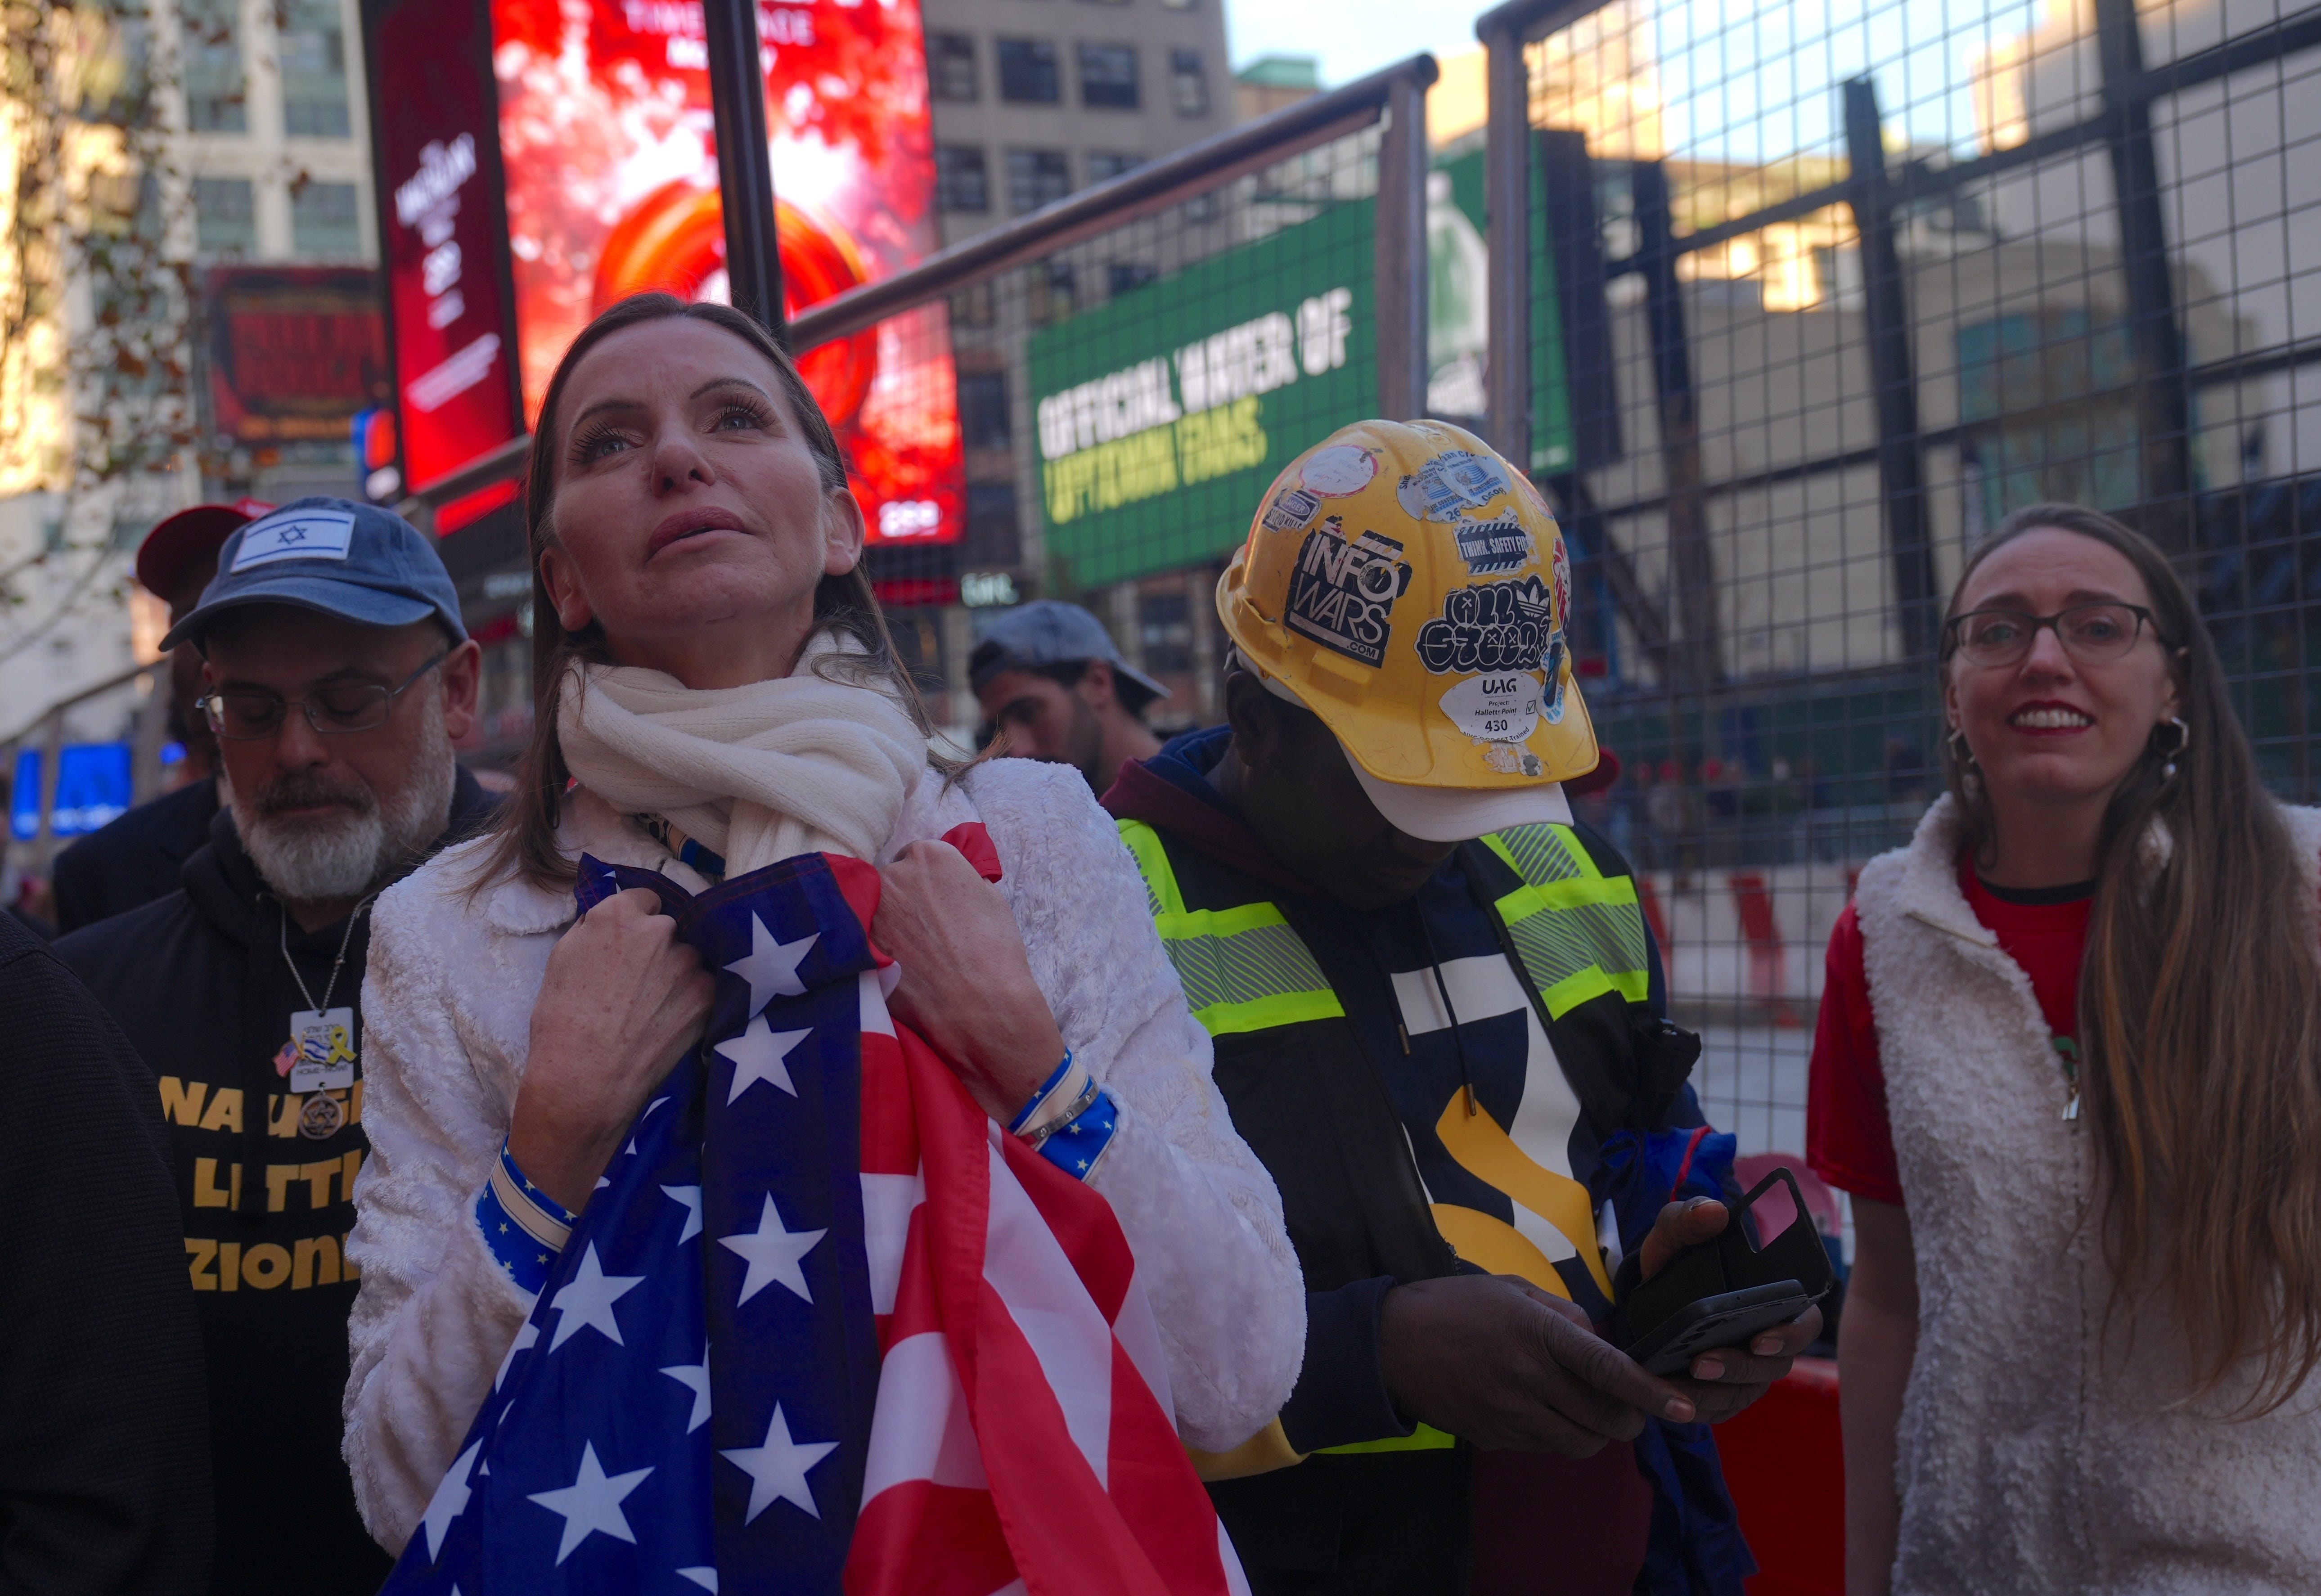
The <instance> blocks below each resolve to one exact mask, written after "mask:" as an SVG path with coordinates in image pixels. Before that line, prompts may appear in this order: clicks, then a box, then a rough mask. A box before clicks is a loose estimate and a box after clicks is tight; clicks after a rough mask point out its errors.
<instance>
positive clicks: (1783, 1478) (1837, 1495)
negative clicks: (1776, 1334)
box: [1716, 1358, 1845, 1596]
mask: <svg viewBox="0 0 2321 1596" xmlns="http://www.w3.org/2000/svg"><path fill="white" fill-rule="evenodd" d="M1716 1450H1717V1452H1718V1454H1719V1455H1721V1456H1722V1457H1723V1458H1724V1460H1725V1484H1726V1485H1727V1486H1729V1487H1730V1488H1731V1490H1732V1491H1733V1502H1734V1507H1736V1508H1737V1509H1739V1510H1740V1514H1741V1530H1742V1533H1743V1534H1744V1535H1746V1536H1747V1537H1749V1549H1750V1550H1751V1551H1752V1552H1753V1553H1755V1554H1756V1555H1757V1565H1758V1572H1757V1575H1756V1577H1755V1578H1754V1579H1752V1580H1751V1581H1750V1582H1749V1596H1844V1591H1845V1478H1844V1453H1843V1447H1842V1446H1841V1444H1840V1442H1839V1439H1838V1427H1837V1364H1836V1363H1834V1362H1832V1361H1830V1360H1829V1359H1826V1358H1799V1359H1798V1363H1797V1367H1796V1369H1795V1370H1794V1371H1793V1372H1792V1373H1790V1375H1789V1378H1788V1379H1786V1380H1784V1381H1782V1382H1780V1383H1779V1384H1778V1385H1776V1386H1774V1387H1773V1389H1772V1390H1770V1391H1767V1392H1766V1393H1765V1394H1764V1396H1763V1397H1762V1398H1761V1399H1760V1400H1758V1401H1757V1403H1756V1404H1755V1405H1754V1406H1752V1408H1750V1409H1749V1410H1748V1411H1747V1412H1745V1413H1743V1414H1742V1415H1740V1416H1739V1417H1738V1418H1732V1419H1728V1420H1727V1421H1725V1423H1723V1424H1720V1425H1718V1426H1717V1427H1716Z"/></svg>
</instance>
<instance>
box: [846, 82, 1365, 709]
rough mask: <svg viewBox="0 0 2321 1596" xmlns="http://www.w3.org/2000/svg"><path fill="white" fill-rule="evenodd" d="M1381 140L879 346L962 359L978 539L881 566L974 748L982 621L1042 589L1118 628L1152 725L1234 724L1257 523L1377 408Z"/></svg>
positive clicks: (884, 332) (1017, 274)
mask: <svg viewBox="0 0 2321 1596" xmlns="http://www.w3.org/2000/svg"><path fill="white" fill-rule="evenodd" d="M1381 137H1382V133H1381V130H1380V129H1379V127H1377V126H1375V125H1373V126H1370V127H1367V128H1363V129H1361V130H1359V131H1355V132H1347V133H1344V134H1343V135H1341V136H1338V137H1334V138H1329V139H1326V140H1324V141H1322V142H1320V143H1318V144H1315V145H1314V146H1312V147H1311V148H1307V149H1305V150H1298V151H1297V152H1295V153H1292V154H1288V155H1286V156H1285V157H1284V158H1283V159H1280V160H1275V161H1271V162H1270V163H1268V164H1264V165H1261V166H1260V167H1258V168H1257V169H1255V170H1252V171H1248V172H1245V173H1242V174H1240V175H1233V176H1224V177H1221V178H1220V180H1218V181H1216V182H1215V183H1213V184H1209V185H1207V186H1199V185H1196V186H1195V187H1194V188H1193V189H1192V190H1190V191H1189V192H1184V193H1180V194H1179V196H1176V197H1175V198H1174V199H1173V201H1172V203H1170V204H1169V205H1166V206H1165V207H1164V208H1161V209H1158V210H1154V211H1151V212H1149V213H1146V214H1131V215H1128V216H1127V217H1125V218H1124V219H1123V220H1121V221H1119V222H1118V223H1113V224H1108V225H1105V226H1103V227H1102V228H1101V230H1100V231H1097V232H1095V233H1093V234H1092V235H1089V236H1085V237H1081V238H1079V239H1078V240H1076V241H1075V242H1071V243H1069V245H1067V246H1065V247H1062V248H1060V249H1058V250H1056V251H1053V252H1052V253H1049V254H1046V255H1044V256H1042V257H1041V258H1039V259H1035V260H1027V261H1022V262H1019V263H1016V264H1013V265H1009V266H1006V267H1004V268H1002V269H997V270H995V271H992V272H990V273H988V274H987V275H983V276H980V277H978V278H975V279H974V280H972V281H969V282H968V283H966V284H964V285H963V286H960V287H956V288H954V289H953V290H952V291H951V292H950V293H949V294H948V295H947V296H945V298H944V300H943V301H942V302H941V304H940V306H930V307H927V308H924V309H921V310H918V311H914V312H910V313H906V315H901V316H897V317H893V318H890V319H889V320H887V321H886V322H884V323H881V324H879V325H878V327H877V328H875V329H872V330H869V331H868V332H866V333H861V334H858V335H857V336H860V337H867V338H875V339H877V340H878V341H879V342H880V344H881V346H882V353H881V357H880V360H879V362H878V364H879V367H880V369H882V370H886V369H901V370H905V371H907V372H911V373H914V374H926V375H927V376H928V377H931V378H933V379H948V378H949V375H950V374H949V371H948V370H947V369H944V368H943V367H942V365H941V364H940V363H939V362H935V361H923V360H912V359H908V358H898V357H907V356H908V355H909V353H911V352H912V350H911V345H912V342H913V341H914V340H915V339H924V338H926V337H927V336H928V335H929V334H930V333H933V334H937V335H939V336H947V338H948V340H949V344H950V348H951V361H952V363H954V364H955V366H956V371H957V380H958V382H959V384H960V417H961V424H962V430H963V433H964V442H965V446H966V447H965V459H966V467H967V479H968V486H967V497H968V504H967V524H966V534H965V537H964V539H963V541H962V543H961V544H960V546H959V547H957V548H956V549H935V548H929V549H924V550H922V549H915V548H913V547H911V546H910V545H909V544H908V543H906V542H905V543H893V544H887V545H885V546H881V547H878V548H875V549H874V550H873V551H872V570H873V574H874V577H875V578H876V579H877V580H878V584H879V588H880V591H881V593H882V595H883V596H884V597H886V598H887V612H888V617H889V621H890V624H892V625H894V626H895V628H896V631H897V637H898V639H899V640H900V641H901V643H902V644H903V646H904V648H905V650H906V652H907V653H908V654H909V655H910V656H911V658H912V659H913V660H914V661H915V663H916V665H917V666H918V668H919V670H920V671H921V675H922V679H923V681H924V684H925V685H926V686H927V687H928V688H929V689H931V690H932V691H933V692H934V693H936V694H937V695H939V703H940V706H941V707H942V711H943V712H944V714H945V715H946V716H947V718H948V720H949V722H950V725H951V727H952V729H953V731H954V734H957V735H959V736H960V737H961V738H963V739H973V738H974V737H975V732H976V726H977V719H978V717H977V713H976V709H975V706H974V700H973V698H972V696H971V694H970V693H969V690H968V685H967V680H966V670H965V662H966V658H967V656H968V654H969V652H971V651H972V648H973V645H974V643H975V642H976V640H977V638H978V636H979V634H980V625H981V624H982V623H983V622H984V621H985V620H986V618H987V617H994V616H997V615H999V614H1002V613H1004V610H1005V601H1006V600H1007V599H1009V598H1013V597H1032V596H1033V593H1034V592H1036V593H1038V594H1039V595H1040V596H1043V597H1060V598H1066V599H1070V600H1073V601H1076V602H1079V603H1082V604H1085V605H1088V606H1089V607H1090V608H1092V609H1094V610H1095V611H1097V614H1098V615H1100V616H1103V618H1104V619H1105V620H1106V623H1107V625H1110V626H1111V627H1112V629H1113V630H1114V632H1115V634H1116V635H1117V636H1118V637H1119V638H1120V640H1121V642H1122V643H1123V644H1124V648H1126V650H1127V651H1128V652H1129V655H1130V657H1131V658H1132V659H1133V661H1136V662H1137V663H1138V664H1139V666H1140V667H1141V668H1142V670H1145V671H1146V672H1148V673H1149V674H1151V676H1153V677H1154V678H1156V679H1159V680H1160V681H1161V683H1162V684H1163V685H1164V686H1165V687H1167V688H1168V689H1170V695H1169V697H1168V698H1166V699H1164V700H1162V701H1161V703H1160V704H1158V705H1157V706H1156V707H1155V708H1154V710H1153V712H1152V714H1151V720H1152V722H1153V724H1154V725H1157V726H1159V727H1161V728H1162V729H1164V730H1170V729H1176V728H1180V727H1187V726H1191V725H1206V724H1209V723H1210V722H1212V721H1213V720H1214V719H1215V715H1216V706H1217V699H1216V690H1217V681H1216V665H1217V661H1218V657H1219V648H1218V636H1219V633H1218V628H1217V625H1216V617H1215V607H1214V601H1213V595H1214V592H1215V583H1216V578H1217V575H1218V573H1219V571H1220V570H1222V568H1223V565H1224V561H1225V559H1226V558H1227V557H1228V556H1229V555H1230V554H1231V552H1232V551H1233V549H1234V548H1235V547H1236V546H1238V544H1239V543H1241V541H1242V538H1243V537H1244V536H1245V535H1246V534H1247V533H1248V529H1249V518H1250V514H1251V506H1253V505H1254V504H1255V503H1256V502H1257V500H1258V498H1259V496H1260V495H1261V492H1262V490H1263V489H1264V488H1265V486H1266V484H1267V483H1268V482H1270V480H1271V479H1272V477H1273V475H1274V474H1275V473H1276V472H1277V471H1279V470H1280V468H1281V467H1282V466H1283V465H1284V464H1286V463H1287V462H1288V461H1289V460H1290V459H1291V458H1292V457H1293V456H1294V455H1296V454H1297V452H1298V451H1301V450H1303V449H1304V448H1305V447H1306V445H1307V444H1309V443H1310V442H1312V441H1313V440H1314V439H1315V438H1316V437H1318V436H1320V435H1322V434H1324V433H1327V432H1328V431H1330V430H1331V429H1333V428H1334V427H1336V426H1338V425H1340V424H1343V423H1344V422H1345V421H1347V420H1351V419H1354V418H1356V417H1359V416H1361V415H1368V414H1371V413H1373V412H1374V411H1375V410H1376V409H1377V408H1378V405H1379V400H1378V393H1379V348H1378V338H1379V323H1380V318H1379V315H1378V314H1377V304H1376V295H1375V281H1374V278H1375V270H1374V264H1375V256H1376V235H1377V209H1378V187H1379V146H1380V142H1381ZM1026 181H1027V182H1029V181H1030V178H1028V177H1027V178H1026ZM1033 197H1035V195H1034V194H1033V193H1032V192H1029V191H1027V193H1026V194H1024V196H1018V199H1017V201H1016V202H1015V203H1016V206H1017V208H1022V207H1023V206H1024V205H1025V204H1027V203H1028V202H1029V201H1030V200H1031V199H1033ZM808 358H809V359H811V358H812V357H811V356H809V357H808ZM874 402H875V396H874ZM938 572H949V573H951V575H952V576H954V577H955V578H956V579H957V580H958V582H959V584H960V586H961V587H962V588H967V589H968V590H967V591H965V592H964V593H963V594H962V597H966V598H967V599H968V600H969V605H967V606H955V607H942V606H944V605H945V602H946V600H947V599H948V597H949V595H950V593H951V590H952V584H951V582H949V581H945V580H944V579H942V578H941V577H939V576H938V575H936V574H935V573H938ZM961 573H963V574H961ZM985 573H1001V574H999V575H997V576H994V575H987V574H985ZM1002 581H1004V583H1005V586H1004V588H1003V587H998V586H997V584H998V583H1000V582H1002ZM981 584H991V586H988V587H984V586H981ZM914 599H921V600H923V601H924V602H923V603H922V604H915V603H914V602H913V600H914ZM995 600H997V601H999V602H994V601H995Z"/></svg>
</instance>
